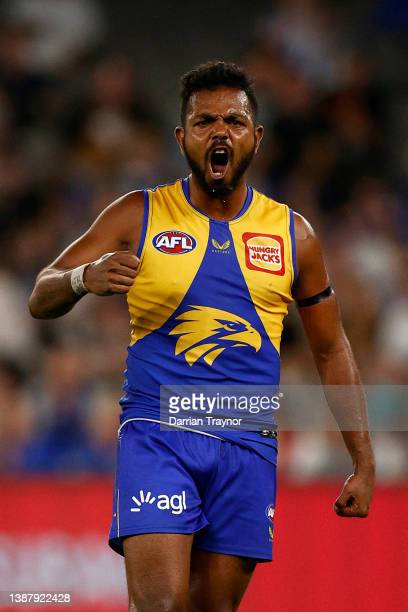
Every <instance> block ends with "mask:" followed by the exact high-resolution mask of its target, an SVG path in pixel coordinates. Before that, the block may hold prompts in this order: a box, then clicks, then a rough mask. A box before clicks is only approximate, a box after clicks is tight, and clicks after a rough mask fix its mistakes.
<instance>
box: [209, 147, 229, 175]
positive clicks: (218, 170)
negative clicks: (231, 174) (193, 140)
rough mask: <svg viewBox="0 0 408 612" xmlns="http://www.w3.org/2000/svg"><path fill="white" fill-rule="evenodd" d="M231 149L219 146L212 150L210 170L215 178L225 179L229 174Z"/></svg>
mask: <svg viewBox="0 0 408 612" xmlns="http://www.w3.org/2000/svg"><path fill="white" fill-rule="evenodd" d="M228 163H229V151H228V149H227V148H226V147H217V148H216V149H213V150H212V151H211V155H210V172H211V177H212V178H213V179H214V180H220V179H223V178H224V176H225V175H226V174H227V169H228Z"/></svg>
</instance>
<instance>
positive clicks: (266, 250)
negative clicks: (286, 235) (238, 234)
mask: <svg viewBox="0 0 408 612" xmlns="http://www.w3.org/2000/svg"><path fill="white" fill-rule="evenodd" d="M242 240H243V241H244V244H245V263H246V266H247V268H249V269H250V270H259V271H260V272H269V273H270V274H277V275H278V276H283V275H284V274H285V257H284V249H283V240H282V237H281V236H275V235H272V234H254V233H252V232H246V233H245V234H242Z"/></svg>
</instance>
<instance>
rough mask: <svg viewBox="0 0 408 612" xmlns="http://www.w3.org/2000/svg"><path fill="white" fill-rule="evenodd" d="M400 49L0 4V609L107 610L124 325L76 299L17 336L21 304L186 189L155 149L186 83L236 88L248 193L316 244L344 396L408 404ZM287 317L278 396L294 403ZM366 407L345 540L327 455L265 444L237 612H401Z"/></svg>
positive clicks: (69, 4)
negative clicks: (312, 235)
mask: <svg viewBox="0 0 408 612" xmlns="http://www.w3.org/2000/svg"><path fill="white" fill-rule="evenodd" d="M407 30H408V9H407V4H406V2H404V0H371V1H359V2H357V3H356V2H352V1H344V0H343V1H337V2H336V1H334V0H333V1H329V0H325V1H321V2H319V1H318V0H285V1H283V0H282V1H281V2H266V1H262V0H251V2H244V1H243V0H241V1H236V2H234V3H232V2H231V1H227V0H218V1H217V2H214V3H213V2H207V3H206V4H202V3H185V2H182V1H180V0H173V1H172V2H171V3H170V2H164V1H162V0H160V1H156V2H155V3H153V2H152V3H138V2H132V3H131V2H125V1H120V0H117V1H116V2H108V0H105V1H104V2H102V1H100V2H98V1H97V0H58V1H55V0H10V1H3V2H1V3H0V217H1V218H0V485H1V488H0V590H4V589H7V590H9V589H20V590H27V589H36V590H44V589H46V590H71V591H73V593H74V596H75V597H76V601H77V604H76V605H75V606H73V607H72V609H78V610H93V609H95V610H96V609H98V610H104V609H106V610H110V611H115V610H121V609H124V605H123V601H124V600H123V593H124V589H125V587H124V576H123V568H122V563H121V560H120V559H119V558H117V557H116V556H115V555H113V554H112V553H111V552H110V551H109V550H108V548H107V546H106V542H105V540H106V533H107V529H108V523H109V520H110V519H109V515H110V503H111V502H110V488H111V474H112V473H113V466H114V455H115V432H116V428H117V425H116V424H117V416H118V406H117V399H118V397H119V394H120V386H121V377H122V370H123V363H124V358H125V348H126V346H127V341H128V335H129V330H128V317H127V311H126V307H125V304H124V302H123V300H121V299H120V298H118V299H117V298H116V297H113V298H105V299H99V298H93V297H90V296H88V297H87V298H86V299H84V300H83V301H82V302H81V303H80V304H79V305H78V307H76V308H75V310H74V311H73V312H72V313H71V314H70V315H68V316H66V317H64V318H63V319H60V320H57V321H34V320H32V319H30V317H29V315H28V311H27V299H28V295H29V293H30V291H31V288H32V286H33V282H34V279H35V276H36V274H37V273H38V271H39V270H40V269H41V268H42V267H43V266H45V265H46V264H47V263H48V262H50V261H51V260H52V259H53V258H54V257H55V256H56V255H57V253H58V252H60V250H61V249H62V247H64V246H65V245H67V244H69V242H70V241H71V240H73V239H74V238H75V237H77V236H78V235H79V234H80V233H81V232H82V231H83V230H84V229H85V228H86V227H87V226H88V225H89V223H90V221H91V220H92V219H93V218H94V217H95V216H96V214H97V213H98V212H99V211H100V210H102V209H103V208H104V207H105V206H106V204H107V203H109V202H110V201H112V200H113V199H115V198H116V197H117V196H118V195H119V194H122V193H124V192H126V191H129V190H131V189H134V188H142V187H145V186H147V187H148V186H153V185H155V184H157V183H158V182H160V183H163V182H166V181H167V180H172V179H174V178H177V177H178V176H180V175H183V174H185V173H186V168H185V166H184V163H183V160H182V159H181V158H180V156H179V154H178V151H177V148H176V145H175V144H174V142H173V137H172V130H173V126H174V125H175V122H176V119H177V116H178V99H177V94H178V82H177V81H178V77H179V75H180V74H181V73H182V72H184V71H186V70H188V69H189V68H191V66H192V65H194V64H195V63H197V62H201V61H204V60H207V59H214V58H223V59H228V60H234V61H237V62H240V63H243V64H244V65H245V66H247V67H248V69H249V70H250V72H251V73H252V74H253V75H254V77H255V78H256V81H257V90H258V92H259V97H260V102H261V107H262V121H263V123H264V124H265V126H266V128H267V137H266V139H265V142H264V145H263V148H262V153H261V154H260V155H259V156H258V158H257V160H256V164H255V166H254V168H253V172H252V177H251V178H252V182H253V184H254V185H255V186H256V187H258V188H259V189H260V190H264V191H265V192H266V193H268V194H271V195H273V196H274V197H275V198H276V199H278V200H280V201H284V202H288V203H291V205H292V206H293V207H294V208H295V210H298V211H299V212H301V213H303V214H304V215H305V216H306V217H307V218H309V219H310V221H311V222H312V223H313V225H314V226H315V228H316V230H317V231H318V233H319V235H320V237H321V239H322V241H323V244H324V248H325V252H326V255H327V260H328V265H329V269H330V272H331V276H332V280H333V285H334V287H335V288H336V291H337V294H338V297H339V300H340V303H341V308H342V312H343V318H344V323H345V327H346V331H347V333H348V335H349V338H350V340H351V343H352V346H353V348H354V350H355V353H356V357H357V360H358V363H359V366H360V368H361V371H362V374H363V378H364V381H365V382H366V383H367V384H388V385H406V384H408V368H407V366H408V279H407V274H406V269H407V263H408V251H407V243H408V191H407V188H408V147H407V144H406V143H407V133H408V112H407V97H408V95H407V71H406V57H407ZM294 310H295V309H292V311H291V313H290V316H289V318H288V320H287V329H286V332H285V336H284V344H283V382H285V383H287V384H290V383H296V384H299V383H310V382H313V381H315V380H316V372H315V369H314V366H313V363H312V360H311V357H310V353H309V351H308V349H307V347H306V345H305V342H304V339H303V335H302V331H301V329H300V327H299V322H298V320H297V317H296V312H295V311H294ZM405 402H406V400H405ZM375 406H376V410H375V415H374V417H375V420H376V422H375V425H376V428H377V429H383V430H384V431H378V432H376V433H375V435H374V441H375V452H376V456H377V463H378V483H379V484H378V491H377V496H376V498H375V502H374V505H373V510H372V514H371V516H370V517H369V519H367V520H366V521H351V522H348V521H344V519H343V520H341V519H338V518H337V517H335V516H334V514H333V513H332V510H331V504H332V502H333V500H334V498H335V496H336V493H337V492H338V490H339V488H340V486H341V484H342V481H343V478H344V476H345V475H346V474H348V473H349V470H350V461H349V459H348V457H347V454H346V452H345V450H344V447H343V445H342V442H341V439H340V436H338V435H337V434H334V433H324V432H303V433H301V432H298V433H286V434H282V436H281V447H280V448H281V450H280V466H279V475H280V487H279V489H280V498H279V505H278V512H277V519H276V523H277V527H278V528H277V535H276V547H275V551H276V552H275V554H276V561H275V562H274V563H273V564H272V565H268V566H263V567H262V568H260V569H259V570H257V576H256V578H255V580H254V583H253V584H252V586H251V588H250V590H249V593H248V594H247V596H246V598H245V602H244V604H243V606H242V609H243V610H248V611H249V610H262V611H264V610H265V611H269V610H280V611H281V612H292V610H296V609H298V606H299V605H300V604H301V607H302V610H309V609H310V610H312V609H313V610H327V609H330V610H332V611H336V610H340V609H343V608H344V606H346V605H347V606H353V608H354V609H357V610H361V611H366V610H390V611H394V610H395V611H399V610H406V609H408V600H407V593H406V586H405V584H404V582H403V580H404V576H405V581H406V575H408V567H407V563H408V561H407V549H408V541H407V527H406V516H407V511H408V490H407V481H408V468H407V459H408V450H407V446H408V445H407V436H406V434H405V433H404V432H392V433H391V432H387V424H388V423H389V422H390V421H392V423H394V426H393V428H394V429H396V428H397V427H395V423H398V418H399V416H401V415H402V414H403V413H404V412H406V408H407V406H406V403H404V400H402V401H401V399H398V398H393V399H392V401H390V398H389V397H388V395H387V394H384V395H383V396H381V395H379V397H378V398H377V401H376V404H375ZM37 609H38V608H37Z"/></svg>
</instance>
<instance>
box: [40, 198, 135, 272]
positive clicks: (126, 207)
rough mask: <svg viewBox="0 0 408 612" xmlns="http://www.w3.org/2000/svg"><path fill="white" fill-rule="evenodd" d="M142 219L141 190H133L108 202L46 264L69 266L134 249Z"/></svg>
mask: <svg viewBox="0 0 408 612" xmlns="http://www.w3.org/2000/svg"><path fill="white" fill-rule="evenodd" d="M142 223H143V192H134V193H131V194H127V195H125V196H123V197H122V198H119V199H118V200H116V201H115V202H113V203H112V204H110V205H109V206H108V207H107V208H105V210H104V211H103V212H102V213H101V214H100V215H99V216H98V217H97V219H96V220H95V221H94V223H93V224H92V225H91V227H90V228H89V229H88V230H87V231H86V232H85V233H84V234H83V235H82V236H80V237H79V238H78V239H77V240H75V241H74V242H73V243H72V244H70V245H69V246H68V247H67V248H66V249H65V250H64V251H63V252H62V253H61V254H60V255H59V256H58V257H57V258H56V259H55V260H54V261H53V262H52V263H51V264H50V266H49V268H57V269H59V270H70V269H72V268H75V267H77V266H80V265H81V264H84V263H89V262H91V261H95V260H96V259H99V257H101V256H102V255H104V254H105V253H111V252H114V251H125V250H134V251H135V252H136V249H137V245H138V243H139V239H140V234H141V227H142Z"/></svg>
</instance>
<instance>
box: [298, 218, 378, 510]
mask: <svg viewBox="0 0 408 612" xmlns="http://www.w3.org/2000/svg"><path fill="white" fill-rule="evenodd" d="M295 235H296V250H297V262H298V269H299V276H298V280H297V282H296V285H295V287H294V297H295V299H296V300H297V301H299V300H300V301H301V300H304V299H306V298H309V297H311V296H315V295H317V294H319V293H321V292H322V291H323V290H324V289H326V288H327V287H328V286H329V284H330V282H329V278H328V274H327V271H326V268H325V265H324V260H323V256H322V252H321V248H320V244H319V241H318V239H317V237H316V235H315V234H314V232H313V229H312V228H311V226H310V225H309V223H308V222H307V221H306V220H305V219H304V218H303V217H301V216H300V215H297V214H296V215H295ZM299 314H300V317H301V320H302V323H303V326H304V329H305V331H306V335H307V338H308V341H309V344H310V347H311V350H312V352H313V356H314V359H315V362H316V366H317V369H318V371H319V375H320V378H321V381H322V383H323V385H325V389H326V397H327V400H328V403H329V407H330V410H331V411H332V413H333V415H334V417H335V418H336V420H337V422H338V424H339V427H340V429H341V432H342V435H343V439H344V442H345V444H346V447H347V449H348V451H349V453H350V455H351V458H352V461H353V466H354V474H353V476H351V477H350V478H349V479H348V480H347V481H346V483H345V486H344V489H343V491H342V493H341V495H340V497H339V498H338V499H337V501H336V504H335V511H336V512H337V514H340V515H341V516H367V514H368V510H369V505H370V502H371V496H372V488H373V482H374V458H373V452H372V447H371V441H370V435H369V432H368V421H367V410H366V402H365V397H364V392H363V389H362V386H361V380H360V376H359V373H358V370H357V366H356V363H355V361H354V357H353V353H352V351H351V348H350V344H349V342H348V340H347V337H346V335H345V332H344V329H343V325H342V322H341V317H340V311H339V307H338V304H337V300H336V296H335V294H334V293H332V294H331V295H330V296H329V297H327V298H326V299H323V300H322V301H320V302H318V303H316V304H314V305H311V306H304V307H301V306H300V307H299ZM331 385H344V386H345V387H344V389H345V390H346V391H345V392H344V393H338V392H337V393H336V392H331V391H330V386H331ZM332 389H333V387H332ZM345 399H346V400H347V401H346V404H345V401H344V400H345ZM346 411H347V413H346Z"/></svg>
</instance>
